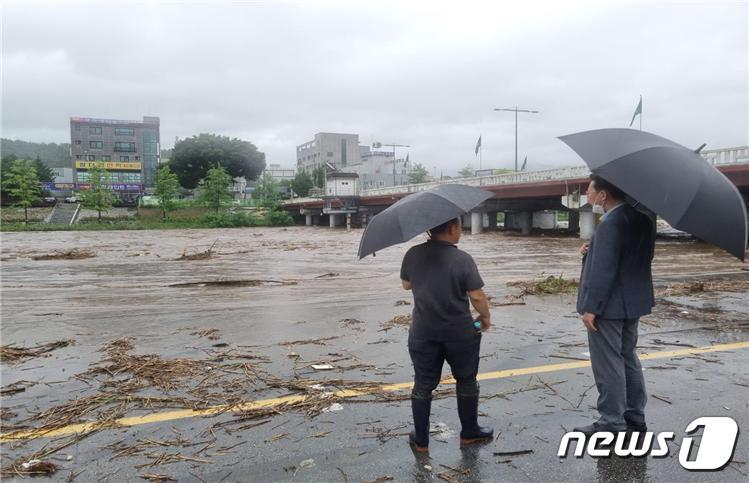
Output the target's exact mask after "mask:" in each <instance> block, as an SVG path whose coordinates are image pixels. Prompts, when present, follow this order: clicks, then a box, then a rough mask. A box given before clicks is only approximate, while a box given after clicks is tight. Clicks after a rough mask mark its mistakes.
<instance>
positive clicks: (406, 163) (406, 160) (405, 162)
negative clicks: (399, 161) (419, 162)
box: [403, 153, 409, 165]
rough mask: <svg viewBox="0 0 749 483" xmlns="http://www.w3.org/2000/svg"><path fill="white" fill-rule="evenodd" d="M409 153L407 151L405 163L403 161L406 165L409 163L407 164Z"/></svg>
mask: <svg viewBox="0 0 749 483" xmlns="http://www.w3.org/2000/svg"><path fill="white" fill-rule="evenodd" d="M408 155H409V153H406V162H405V163H403V164H404V165H407V164H408Z"/></svg>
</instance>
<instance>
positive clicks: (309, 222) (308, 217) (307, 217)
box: [304, 215, 312, 226]
mask: <svg viewBox="0 0 749 483" xmlns="http://www.w3.org/2000/svg"><path fill="white" fill-rule="evenodd" d="M304 223H305V225H307V226H312V215H304Z"/></svg>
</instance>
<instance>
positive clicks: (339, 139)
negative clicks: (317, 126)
mask: <svg viewBox="0 0 749 483" xmlns="http://www.w3.org/2000/svg"><path fill="white" fill-rule="evenodd" d="M325 163H331V164H332V165H334V166H336V167H338V168H339V169H345V168H346V167H347V166H349V165H351V164H358V163H359V135H358V134H340V133H328V132H321V133H317V134H315V138H314V139H313V140H312V141H308V142H306V143H304V144H301V145H299V146H297V147H296V167H297V170H305V171H307V170H312V169H315V168H316V167H318V166H324V165H325Z"/></svg>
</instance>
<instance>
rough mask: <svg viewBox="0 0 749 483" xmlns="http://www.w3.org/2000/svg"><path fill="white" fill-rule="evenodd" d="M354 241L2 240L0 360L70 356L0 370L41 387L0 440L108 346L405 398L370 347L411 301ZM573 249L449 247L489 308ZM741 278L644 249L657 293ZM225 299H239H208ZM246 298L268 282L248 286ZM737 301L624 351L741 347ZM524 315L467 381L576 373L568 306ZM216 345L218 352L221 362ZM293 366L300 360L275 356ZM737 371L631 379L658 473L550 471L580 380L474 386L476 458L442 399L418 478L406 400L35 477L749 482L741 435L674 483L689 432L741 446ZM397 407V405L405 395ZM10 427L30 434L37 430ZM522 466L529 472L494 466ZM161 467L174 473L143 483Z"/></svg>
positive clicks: (64, 461) (691, 315) (193, 237)
mask: <svg viewBox="0 0 749 483" xmlns="http://www.w3.org/2000/svg"><path fill="white" fill-rule="evenodd" d="M360 236H361V231H359V230H354V231H352V232H350V233H347V232H345V231H343V230H334V231H331V230H329V229H327V228H302V227H297V228H289V229H242V230H210V231H203V230H190V231H168V232H120V233H117V232H88V233H85V232H80V233H73V232H70V233H62V232H60V233H39V234H15V233H14V234H4V235H3V246H2V258H3V262H2V269H1V272H2V289H3V290H2V328H1V335H2V340H3V344H10V343H14V344H18V345H24V346H27V345H33V344H36V343H40V342H48V341H52V340H58V339H66V338H73V339H75V341H76V343H75V345H73V346H70V347H66V348H62V349H58V350H55V351H53V352H52V353H50V355H49V357H43V358H35V359H29V360H27V361H26V362H24V363H21V364H17V365H8V364H3V366H2V385H3V386H4V387H5V386H6V385H8V384H10V383H13V382H16V381H20V380H25V381H32V382H37V383H38V382H41V384H35V385H31V386H29V387H27V388H26V390H25V391H24V392H20V393H17V394H14V395H11V396H4V397H3V398H2V405H3V408H4V409H5V408H8V409H9V410H11V411H13V412H15V413H17V416H16V417H15V418H11V419H10V420H8V421H7V422H6V418H3V423H4V425H5V424H19V423H20V422H22V420H23V419H24V418H25V417H28V416H30V415H31V414H33V413H35V412H36V411H38V410H44V409H48V408H50V407H54V406H57V405H60V404H64V403H67V402H69V401H71V400H74V399H75V398H78V397H81V396H85V395H90V394H94V393H96V391H97V385H96V384H92V383H91V382H84V381H80V380H79V379H76V378H74V377H72V376H74V375H76V374H80V373H82V372H84V371H86V370H87V369H88V368H89V367H90V365H91V364H92V363H95V362H96V361H99V360H100V359H101V358H102V357H103V356H102V353H101V352H97V349H99V348H100V347H101V346H102V345H103V344H104V343H106V342H108V341H111V340H113V339H116V338H119V337H123V336H132V337H135V342H134V344H135V352H136V353H139V354H150V353H155V354H159V355H161V356H162V357H164V358H177V357H180V358H190V359H198V358H204V357H206V354H209V353H213V352H215V351H217V350H232V349H237V350H245V351H250V352H252V353H253V354H255V355H258V356H264V357H267V360H265V361H262V362H259V363H258V367H262V369H263V370H264V371H267V372H268V373H272V374H275V375H277V376H278V377H281V378H284V379H290V378H292V377H294V375H295V374H296V376H297V377H299V378H303V379H315V380H325V379H328V380H329V379H338V378H341V379H346V380H358V381H369V382H383V383H400V382H407V381H409V380H410V378H411V377H412V372H411V369H410V363H409V360H408V355H407V352H406V349H405V344H406V334H407V329H406V328H405V327H401V326H396V327H393V328H391V329H389V330H384V329H385V327H384V326H383V322H385V321H387V320H389V319H391V318H392V317H394V316H396V315H405V314H408V313H409V311H410V306H408V305H397V304H396V303H397V302H398V301H399V300H405V301H409V300H410V294H409V293H408V292H404V291H403V290H401V289H400V288H399V287H398V285H399V284H398V271H397V269H398V266H399V260H400V257H402V255H403V253H404V252H405V250H406V249H407V245H405V246H402V247H395V248H393V249H391V250H388V251H385V252H382V253H380V254H378V255H377V257H376V258H374V259H371V258H370V259H366V260H364V261H361V262H356V261H355V260H354V254H355V252H356V244H357V241H358V238H359V237H360ZM216 239H218V240H219V241H218V243H217V244H216V251H217V255H216V256H215V257H213V258H211V259H209V260H198V261H177V260H175V259H176V258H178V257H179V256H180V254H182V253H183V252H184V250H185V249H187V251H188V253H192V252H195V251H199V250H204V249H206V248H208V246H210V245H211V244H212V243H213V241H214V240H216ZM578 245H579V241H578V240H576V239H573V238H564V237H534V238H523V237H513V236H504V235H500V234H497V233H485V234H482V235H480V236H477V237H471V236H466V237H464V240H463V241H462V243H461V248H463V249H465V250H467V251H468V252H469V253H471V254H472V255H473V256H474V258H475V259H476V261H477V263H478V264H479V268H480V271H481V273H482V276H483V277H484V280H485V282H486V284H487V287H486V290H487V293H489V294H490V295H492V296H493V297H495V300H496V301H503V300H510V299H509V298H508V297H510V296H511V295H513V294H516V293H517V289H514V288H512V287H508V286H507V285H506V282H507V281H510V280H517V279H530V278H534V277H537V276H539V275H541V274H545V275H548V274H555V275H558V274H564V275H565V276H566V277H576V276H577V273H578V271H579V263H580V261H579V255H578V254H577V253H576V248H577V246H578ZM71 247H78V248H87V249H92V250H94V251H95V253H96V256H95V257H93V258H88V259H83V260H52V261H35V260H31V259H30V258H28V257H29V256H31V255H33V254H39V253H47V252H51V251H53V250H56V249H62V248H71ZM742 268H743V265H742V264H741V263H740V262H738V261H735V260H733V259H731V258H730V257H728V256H727V255H722V254H721V253H719V252H718V251H716V250H713V249H711V248H709V247H705V246H702V245H700V244H694V243H686V242H667V243H659V245H658V250H657V254H656V262H655V264H654V270H655V275H656V277H657V278H658V283H659V285H660V286H665V285H667V284H669V283H673V282H681V281H692V280H696V279H700V280H707V279H710V280H734V281H736V282H737V283H739V284H740V283H744V284H745V283H746V281H747V280H749V273H748V272H745V271H743V270H742ZM227 280H229V281H234V282H241V283H235V284H234V285H233V286H227V285H218V286H216V285H211V282H216V281H224V282H225V281H227ZM257 280H263V281H264V282H262V283H259V284H255V282H251V281H257ZM278 282H282V283H278ZM283 283H286V284H283ZM180 284H182V285H180ZM184 284H188V285H184ZM743 287H744V289H742V290H740V291H737V292H728V291H726V292H708V293H704V294H702V293H701V294H694V295H688V296H671V297H668V298H665V299H662V300H661V303H660V304H659V306H658V308H657V310H656V313H655V314H654V315H652V316H650V317H648V318H646V319H645V320H644V321H643V323H642V324H641V339H640V344H639V346H640V350H641V351H642V352H658V351H669V350H683V349H688V348H689V347H690V346H706V345H715V344H726V343H734V342H744V341H747V340H749V335H748V334H747V329H749V292H748V291H747V290H745V287H746V285H743ZM513 300H514V299H513ZM524 302H525V305H509V306H498V307H495V308H493V309H492V314H493V318H494V324H495V327H494V328H493V329H492V331H491V332H489V333H487V334H485V335H484V340H483V344H482V345H483V349H482V354H483V357H482V362H481V369H480V370H481V372H482V373H483V372H490V371H498V370H505V369H515V368H543V367H544V366H548V365H551V364H561V363H565V362H574V361H579V360H584V359H586V357H587V354H586V351H587V348H586V347H585V340H586V336H585V332H584V330H583V327H582V324H581V323H580V322H579V320H578V318H577V316H576V314H575V313H574V303H573V302H574V296H573V295H551V296H544V297H535V296H526V297H525V299H524ZM343 319H356V320H357V321H361V323H344V322H342V320H343ZM211 328H215V329H218V330H219V331H220V332H219V337H220V338H218V339H216V340H210V339H208V338H206V337H200V336H199V335H193V333H194V332H196V331H198V330H200V329H211ZM321 337H336V338H335V339H330V340H328V341H324V345H320V344H304V343H301V344H294V345H291V346H289V345H279V343H283V342H288V341H298V340H305V339H317V338H321ZM215 344H227V345H226V346H225V347H222V348H220V349H218V348H216V347H214V345H215ZM244 346H249V347H244ZM291 352H293V353H295V354H298V356H299V357H289V355H290V353H291ZM313 361H314V362H330V361H337V362H331V364H332V365H333V366H334V367H335V369H334V370H333V371H325V372H315V371H314V370H312V369H311V368H309V367H305V366H306V365H307V364H308V363H310V362H313ZM748 363H749V349H735V350H732V351H721V352H711V353H706V354H701V355H699V356H695V355H680V356H678V357H669V358H666V357H664V358H658V359H652V360H647V361H643V366H644V368H645V377H646V381H647V384H648V390H649V393H650V395H651V397H650V399H649V403H648V407H647V419H648V424H649V425H650V427H651V429H652V430H654V431H656V432H657V431H673V432H675V433H676V438H675V440H674V443H673V444H672V445H671V452H670V456H669V457H667V458H664V459H652V458H645V459H638V460H632V459H625V460H618V459H595V458H591V457H589V456H586V457H583V458H581V459H575V458H572V457H570V458H566V459H560V458H558V457H557V456H556V452H557V448H558V445H559V440H560V438H561V436H562V435H563V434H564V432H565V431H566V430H568V429H571V428H572V427H573V426H575V425H578V424H581V423H587V422H588V421H590V420H592V419H593V418H594V416H595V412H594V410H593V406H594V404H595V396H596V395H595V388H592V389H590V386H591V385H592V383H593V382H592V375H591V374H590V369H589V368H576V369H564V370H555V371H549V372H542V369H538V370H536V371H535V372H534V370H531V371H530V372H529V373H528V374H525V375H523V376H514V377H503V378H495V379H490V380H486V381H483V382H482V395H483V396H484V399H483V401H482V404H481V408H480V409H481V412H482V413H483V417H482V422H483V424H487V425H491V426H493V427H494V429H495V431H496V432H497V433H498V436H497V438H496V440H495V441H493V442H492V443H491V444H489V445H485V446H482V447H479V448H472V449H470V450H460V449H459V446H458V437H457V433H458V432H459V429H460V428H459V423H458V418H457V413H456V411H455V401H454V398H453V397H452V396H450V395H447V396H446V397H444V398H441V399H439V400H436V401H435V403H434V405H433V416H432V420H433V423H435V424H437V426H436V429H438V430H439V431H438V433H436V434H435V437H434V438H433V439H432V443H431V452H430V456H431V458H430V459H429V460H422V459H416V458H415V457H414V455H413V454H412V453H411V451H410V449H409V448H408V445H407V443H406V438H405V436H404V435H403V434H404V433H407V432H408V430H409V424H410V407H409V403H408V400H407V399H402V400H383V399H381V398H380V397H378V395H376V394H374V395H372V396H368V397H361V398H357V399H356V400H343V401H340V404H341V406H342V409H341V410H340V411H333V412H327V413H322V414H319V415H317V416H315V417H311V418H310V417H307V416H305V414H303V413H302V412H299V411H295V410H279V413H278V414H276V415H274V416H272V417H269V418H266V419H264V420H259V421H257V422H259V423H262V422H263V421H265V422H264V423H263V424H260V425H258V426H255V427H251V428H250V427H248V428H245V429H238V428H241V426H243V424H229V425H226V426H222V427H220V428H217V427H216V424H217V423H223V422H230V421H232V420H234V419H236V416H235V415H233V414H222V415H220V416H215V417H210V418H188V419H172V420H167V421H163V422H157V423H149V424H143V425H138V426H133V427H129V428H118V429H105V430H102V431H99V432H96V433H94V434H91V435H90V436H88V437H86V438H84V439H81V440H80V441H79V442H77V443H75V444H72V445H71V446H68V447H66V448H64V449H62V450H60V451H58V452H56V453H54V454H53V455H51V456H50V457H49V458H48V459H49V460H50V461H53V462H55V463H56V464H58V465H59V466H60V470H59V471H58V472H57V473H56V474H55V475H54V478H56V479H60V480H62V479H66V478H67V477H68V476H69V475H71V474H73V475H75V474H77V475H78V476H77V480H79V481H95V480H104V481H123V480H126V479H134V478H137V477H138V476H142V475H146V474H158V475H164V476H170V477H173V478H175V479H178V480H180V481H200V480H201V479H202V480H205V481H219V480H222V479H223V480H224V481H271V480H279V481H280V480H289V481H346V480H349V481H362V480H374V479H377V478H380V477H385V476H390V477H392V478H394V479H395V480H397V481H410V480H420V481H429V480H438V481H442V480H440V479H439V477H438V475H440V476H442V477H444V478H448V479H449V478H452V479H453V480H456V481H479V480H483V481H548V480H549V479H552V478H553V479H557V480H576V481H577V480H579V481H621V480H641V481H742V480H745V479H746V478H747V474H749V467H747V466H748V465H747V464H746V462H747V461H749V444H747V441H746V436H745V435H743V434H742V435H741V436H740V439H739V442H738V445H737V448H736V451H735V456H734V463H732V464H730V465H728V466H727V467H726V468H725V469H724V470H722V471H720V472H716V473H691V472H688V471H686V470H683V469H682V468H681V466H680V465H679V463H678V446H677V444H680V443H681V439H682V435H683V431H684V428H685V427H686V425H687V424H688V423H689V422H690V421H692V420H693V419H695V418H697V417H699V416H707V415H711V416H730V417H732V418H734V419H735V420H736V421H737V422H738V424H739V427H740V428H742V429H745V428H749V410H748V409H749V408H748V407H747V400H748V399H749V398H747V394H748V390H747V388H748V387H749V370H748V369H747V368H748V367H749V364H748ZM347 367H353V368H352V369H348V370H346V368H347ZM447 371H448V369H447V368H445V373H446V374H447ZM447 387H448V388H449V387H450V386H447ZM173 392H176V393H179V389H177V390H175V391H173ZM287 393H288V391H284V390H280V389H268V388H257V387H253V386H252V385H250V384H246V385H244V386H242V387H240V389H239V395H240V396H241V397H242V399H243V400H256V399H266V398H272V397H277V396H282V395H284V394H287ZM397 394H398V395H400V396H404V397H405V396H407V394H408V391H401V392H400V393H397ZM173 409H174V408H171V409H169V408H165V409H155V410H153V411H145V412H161V411H170V410H173ZM142 412H144V411H141V412H140V413H142ZM128 415H129V414H128ZM84 419H85V418H84ZM26 424H31V425H32V426H34V425H36V424H38V421H34V420H32V421H30V422H28V423H26ZM250 425H251V424H245V426H250ZM3 433H6V431H5V429H3ZM143 441H158V442H162V443H164V444H163V445H154V447H152V448H149V450H148V451H146V452H144V453H142V454H140V455H135V456H116V455H117V453H118V449H121V448H124V447H127V446H131V445H134V444H137V443H139V442H141V443H142V442H143ZM45 444H47V445H49V444H53V443H52V441H51V440H50V438H39V439H33V440H25V441H22V442H14V443H3V444H2V452H3V464H4V465H6V464H7V463H8V462H10V461H13V460H16V459H19V458H23V457H24V456H25V455H30V454H32V453H34V452H35V451H37V450H38V449H39V448H41V447H42V446H43V445H45ZM206 447H207V448H206ZM519 450H533V453H531V454H526V455H521V456H494V453H495V452H509V451H519ZM159 454H179V455H183V456H186V457H187V458H190V459H189V460H187V461H180V462H174V463H167V464H156V465H153V466H148V465H152V464H153V463H154V461H155V458H154V455H159ZM196 460H199V461H196ZM309 460H312V461H309ZM302 462H304V463H303V464H302ZM425 466H428V467H430V468H431V469H429V468H426V467H425ZM79 472H81V473H79ZM552 472H553V473H552Z"/></svg>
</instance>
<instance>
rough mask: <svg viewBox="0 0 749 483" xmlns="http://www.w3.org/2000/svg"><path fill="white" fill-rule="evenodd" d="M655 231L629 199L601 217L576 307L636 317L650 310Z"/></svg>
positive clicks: (613, 316)
mask: <svg viewBox="0 0 749 483" xmlns="http://www.w3.org/2000/svg"><path fill="white" fill-rule="evenodd" d="M655 234H656V232H655V224H654V223H653V222H652V221H651V219H650V218H649V217H648V216H647V215H645V214H643V213H641V212H639V211H637V210H635V209H634V208H632V207H631V206H630V205H628V204H624V205H622V206H620V207H618V208H617V209H615V210H614V211H611V212H609V213H608V214H607V215H606V216H605V217H604V218H603V220H602V221H601V223H600V224H599V225H598V227H597V228H596V230H595V232H594V234H593V238H592V239H591V240H590V246H589V247H588V253H587V254H586V255H585V256H584V257H583V269H582V273H581V275H580V289H579V291H578V294H577V311H578V313H580V314H584V313H586V312H589V313H592V314H596V315H597V316H598V317H599V318H602V319H634V318H638V317H641V316H643V315H647V314H649V313H650V312H651V309H652V308H653V306H654V305H655V295H654V293H653V275H652V272H651V262H652V260H653V252H654V250H655Z"/></svg>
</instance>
